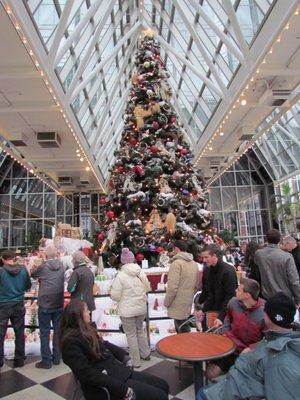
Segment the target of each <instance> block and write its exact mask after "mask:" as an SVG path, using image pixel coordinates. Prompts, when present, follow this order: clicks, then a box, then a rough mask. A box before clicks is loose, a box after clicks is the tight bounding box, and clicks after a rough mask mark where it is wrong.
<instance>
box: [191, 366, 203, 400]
mask: <svg viewBox="0 0 300 400" xmlns="http://www.w3.org/2000/svg"><path fill="white" fill-rule="evenodd" d="M193 369H194V387H195V398H196V395H197V392H198V390H199V389H200V388H202V387H203V362H202V361H194V362H193Z"/></svg>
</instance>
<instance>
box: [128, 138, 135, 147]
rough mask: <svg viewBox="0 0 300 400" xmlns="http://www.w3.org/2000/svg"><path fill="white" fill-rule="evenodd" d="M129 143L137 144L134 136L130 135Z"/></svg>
mask: <svg viewBox="0 0 300 400" xmlns="http://www.w3.org/2000/svg"><path fill="white" fill-rule="evenodd" d="M129 143H130V144H131V146H136V145H137V140H136V138H134V137H131V138H130V139H129Z"/></svg>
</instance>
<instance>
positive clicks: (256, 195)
mask: <svg viewBox="0 0 300 400" xmlns="http://www.w3.org/2000/svg"><path fill="white" fill-rule="evenodd" d="M252 190H253V203H254V208H255V209H260V208H268V207H269V205H268V202H267V196H266V189H265V187H264V186H253V187H252Z"/></svg>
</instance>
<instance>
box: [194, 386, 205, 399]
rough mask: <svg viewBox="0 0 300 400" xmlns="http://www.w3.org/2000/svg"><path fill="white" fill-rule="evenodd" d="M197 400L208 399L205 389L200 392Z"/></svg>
mask: <svg viewBox="0 0 300 400" xmlns="http://www.w3.org/2000/svg"><path fill="white" fill-rule="evenodd" d="M196 400H207V397H206V396H205V394H204V392H203V389H199V390H198V393H197V397H196Z"/></svg>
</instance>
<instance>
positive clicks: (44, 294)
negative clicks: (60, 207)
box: [31, 246, 64, 369]
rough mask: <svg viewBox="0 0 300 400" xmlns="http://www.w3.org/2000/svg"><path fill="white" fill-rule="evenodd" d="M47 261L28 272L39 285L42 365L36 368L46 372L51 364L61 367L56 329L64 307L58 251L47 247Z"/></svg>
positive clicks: (61, 267) (62, 278) (58, 326)
mask: <svg viewBox="0 0 300 400" xmlns="http://www.w3.org/2000/svg"><path fill="white" fill-rule="evenodd" d="M45 254H46V261H45V262H44V263H43V264H41V265H40V266H38V267H36V268H34V270H32V271H31V276H32V277H33V278H34V279H38V281H39V295H38V306H39V309H38V319H39V327H40V339H41V356H42V361H40V362H38V363H36V364H35V366H36V368H44V369H49V368H51V367H52V363H53V364H55V365H58V364H59V363H60V351H59V338H58V335H59V328H60V320H61V315H62V311H63V306H64V267H63V264H62V263H61V262H60V261H59V260H58V259H57V258H56V254H57V250H56V248H55V247H54V246H48V247H46V250H45ZM51 322H52V326H53V352H52V355H51V350H50V330H51Z"/></svg>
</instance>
